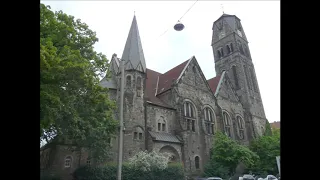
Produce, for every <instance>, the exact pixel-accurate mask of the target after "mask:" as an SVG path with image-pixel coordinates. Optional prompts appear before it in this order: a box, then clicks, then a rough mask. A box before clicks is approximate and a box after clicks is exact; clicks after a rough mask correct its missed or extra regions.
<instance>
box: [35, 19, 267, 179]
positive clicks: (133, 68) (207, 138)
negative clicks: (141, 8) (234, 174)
mask: <svg viewBox="0 0 320 180" xmlns="http://www.w3.org/2000/svg"><path fill="white" fill-rule="evenodd" d="M212 30H213V35H212V41H211V46H212V50H213V57H214V63H215V71H216V77H213V78H209V79H207V78H206V77H205V76H204V74H203V72H202V70H201V67H200V66H199V64H198V62H197V59H196V57H195V56H192V57H190V58H189V59H188V60H185V61H182V60H179V59H175V60H174V61H176V62H177V64H179V65H177V66H176V67H173V68H170V69H169V70H168V71H167V72H164V73H160V72H156V71H154V70H151V69H148V68H147V67H146V60H145V58H144V54H143V49H142V44H141V40H140V34H139V30H138V25H137V20H136V17H135V16H134V17H133V21H132V24H131V28H130V32H129V35H128V38H127V42H126V44H125V48H124V51H123V53H122V57H121V59H123V60H125V92H124V122H125V132H124V152H123V160H124V161H126V160H128V158H130V157H132V156H133V155H134V154H135V153H137V152H139V151H142V150H148V151H151V150H155V151H158V152H168V153H170V154H171V155H172V159H171V160H172V161H176V162H181V163H183V165H184V168H185V172H186V173H187V174H193V175H195V174H200V173H201V172H202V171H203V168H204V165H205V164H206V162H207V161H208V160H209V159H210V149H211V148H212V146H213V144H212V143H213V139H214V134H215V133H216V132H217V131H218V130H220V131H223V132H225V133H226V134H227V135H228V136H229V137H230V138H232V139H235V140H237V141H239V142H241V143H242V144H248V143H249V141H250V140H252V139H254V138H255V137H258V136H260V135H262V134H263V133H264V131H265V124H266V121H267V119H266V116H265V112H264V108H263V104H262V99H261V95H260V90H259V86H258V80H257V77H256V73H255V68H254V65H253V63H252V59H251V54H250V50H249V46H248V40H247V37H246V34H245V32H244V29H243V27H242V25H241V22H240V19H239V18H238V17H237V16H235V15H228V14H223V15H222V16H221V17H219V18H218V19H217V20H216V21H215V22H214V23H213V27H212ZM195 36H196V35H195ZM208 38H209V37H208ZM148 61H152V59H148ZM119 62H120V59H119V58H118V57H117V55H116V54H114V55H113V56H112V58H111V61H110V69H109V70H110V72H111V78H110V79H106V78H103V79H102V80H101V86H103V87H106V88H109V93H110V98H111V99H113V100H115V101H116V102H117V104H118V105H119V104H120V103H119V100H120V91H119V89H120V77H121V76H120V69H119ZM212 65H213V64H212ZM115 118H116V119H118V118H119V112H118V111H117V112H115ZM110 143H111V144H112V151H113V153H114V155H113V156H112V158H113V160H114V161H116V159H117V152H118V149H117V148H118V140H117V139H112V140H111V142H110ZM49 147H50V146H45V147H43V148H42V151H43V153H42V154H41V156H42V157H43V158H48V160H47V161H45V160H46V159H42V161H41V163H42V165H41V168H43V169H50V170H51V171H52V172H58V171H63V172H65V174H69V175H70V173H72V172H73V170H74V169H76V168H77V167H79V166H80V165H83V164H86V163H89V162H87V160H86V158H87V154H86V153H84V152H82V151H78V150H76V149H74V150H72V149H71V150H70V149H68V148H65V147H64V145H56V146H54V148H53V146H51V147H52V148H51V149H50V148H49ZM50 154H51V158H49V155H50ZM49 159H50V160H49ZM68 178H69V179H70V178H71V177H70V176H68V177H66V179H68Z"/></svg>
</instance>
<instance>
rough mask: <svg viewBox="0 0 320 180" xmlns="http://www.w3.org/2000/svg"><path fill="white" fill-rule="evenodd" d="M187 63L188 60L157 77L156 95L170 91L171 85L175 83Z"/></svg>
mask: <svg viewBox="0 0 320 180" xmlns="http://www.w3.org/2000/svg"><path fill="white" fill-rule="evenodd" d="M188 61H190V59H188V60H186V61H184V62H183V63H181V64H179V65H178V66H176V67H174V68H172V69H170V70H169V71H167V72H166V73H164V74H162V75H160V76H159V82H158V89H157V94H160V93H163V92H165V91H167V90H169V89H171V85H172V84H173V83H174V82H175V80H177V79H178V78H179V76H180V74H181V73H182V71H183V70H184V68H185V66H186V65H187V64H188Z"/></svg>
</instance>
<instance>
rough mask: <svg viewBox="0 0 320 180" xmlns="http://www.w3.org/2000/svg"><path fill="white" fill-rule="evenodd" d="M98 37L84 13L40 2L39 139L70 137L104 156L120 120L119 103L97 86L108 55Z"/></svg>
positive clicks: (95, 153)
mask: <svg viewBox="0 0 320 180" xmlns="http://www.w3.org/2000/svg"><path fill="white" fill-rule="evenodd" d="M97 41H98V38H97V37H96V33H95V32H93V31H92V30H90V29H89V28H88V25H86V24H85V23H83V22H81V20H80V19H77V20H75V19H74V17H73V16H68V15H67V14H65V13H63V12H62V11H59V12H55V13H54V12H52V11H51V10H50V7H49V6H45V5H44V4H40V141H41V140H46V141H48V140H49V139H52V138H53V137H55V136H58V137H62V139H72V140H73V143H75V144H76V145H79V146H85V147H88V148H90V149H92V150H94V151H93V152H94V155H99V156H105V155H107V152H108V148H107V147H108V142H107V141H106V139H108V138H109V137H110V135H111V134H113V133H115V130H116V127H117V123H116V121H114V120H113V118H112V111H113V110H114V108H115V103H114V102H112V101H110V100H109V98H108V94H107V92H108V90H107V89H106V88H102V87H101V86H99V80H100V77H101V76H102V75H103V72H106V70H107V68H108V63H107V62H108V60H107V59H106V56H105V55H103V54H101V53H97V52H95V51H94V50H93V45H94V44H95V43H96V42H97ZM97 159H100V158H97Z"/></svg>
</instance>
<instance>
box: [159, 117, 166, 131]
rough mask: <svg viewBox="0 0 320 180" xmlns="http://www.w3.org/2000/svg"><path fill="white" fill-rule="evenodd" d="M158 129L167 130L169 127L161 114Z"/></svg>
mask: <svg viewBox="0 0 320 180" xmlns="http://www.w3.org/2000/svg"><path fill="white" fill-rule="evenodd" d="M158 131H159V132H161V131H164V132H166V131H167V127H166V121H165V120H164V117H163V116H160V119H159V120H158Z"/></svg>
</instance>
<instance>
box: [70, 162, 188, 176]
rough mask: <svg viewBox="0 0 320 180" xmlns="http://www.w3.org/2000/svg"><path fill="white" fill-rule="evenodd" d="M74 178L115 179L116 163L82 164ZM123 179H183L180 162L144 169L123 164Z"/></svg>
mask: <svg viewBox="0 0 320 180" xmlns="http://www.w3.org/2000/svg"><path fill="white" fill-rule="evenodd" d="M73 176H74V179H75V180H116V179H117V165H116V164H106V165H105V166H100V167H90V166H83V167H80V168H78V169H77V170H76V171H75V172H74V174H73ZM122 179H123V180H183V179H184V171H183V168H182V165H181V164H177V163H173V164H169V165H168V167H166V168H165V169H160V168H152V169H151V170H150V171H144V170H143V169H141V168H137V167H134V166H131V165H130V164H124V165H123V166H122Z"/></svg>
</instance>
